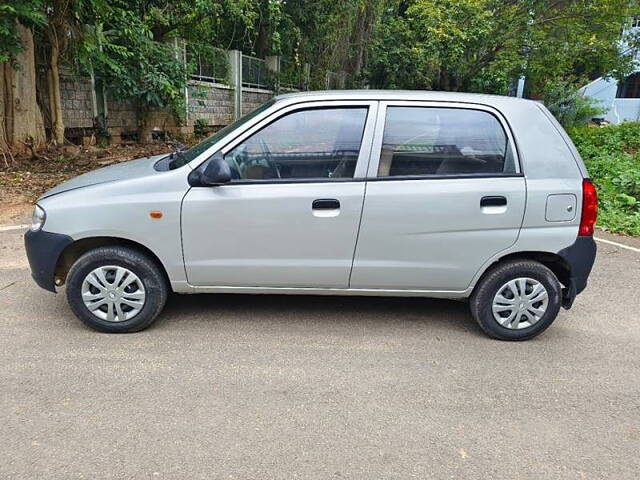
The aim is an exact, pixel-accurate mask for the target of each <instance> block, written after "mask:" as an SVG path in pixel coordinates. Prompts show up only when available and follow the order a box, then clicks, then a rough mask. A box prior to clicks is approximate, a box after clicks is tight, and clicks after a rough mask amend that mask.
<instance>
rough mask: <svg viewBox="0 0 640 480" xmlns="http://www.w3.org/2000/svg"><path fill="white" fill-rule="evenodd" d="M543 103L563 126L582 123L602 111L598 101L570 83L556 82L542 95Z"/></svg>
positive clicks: (573, 125) (568, 126) (574, 125)
mask: <svg viewBox="0 0 640 480" xmlns="http://www.w3.org/2000/svg"><path fill="white" fill-rule="evenodd" d="M542 98H543V100H544V104H545V105H546V107H547V108H548V109H549V111H551V113H553V115H554V116H555V117H556V119H557V120H558V121H559V122H560V123H561V124H562V126H563V127H564V128H570V127H578V126H580V125H584V124H585V123H587V122H588V121H589V120H590V119H591V118H593V117H595V116H597V115H598V114H601V113H604V111H605V110H604V109H603V108H602V107H599V106H598V102H597V101H596V100H594V99H592V98H588V97H585V96H583V95H582V94H580V92H579V91H578V90H577V89H576V88H575V87H574V86H573V85H571V84H569V83H566V82H558V83H557V84H555V85H552V86H550V87H549V88H548V89H547V90H546V92H545V93H544V95H543V97H542Z"/></svg>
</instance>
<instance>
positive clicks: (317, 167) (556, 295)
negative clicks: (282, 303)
mask: <svg viewBox="0 0 640 480" xmlns="http://www.w3.org/2000/svg"><path fill="white" fill-rule="evenodd" d="M596 212H597V198H596V191H595V189H594V187H593V185H592V183H591V182H590V181H589V179H588V175H587V171H586V169H585V166H584V164H583V162H582V160H581V159H580V156H579V155H578V152H577V151H576V149H575V147H574V146H573V144H572V143H571V140H570V139H569V137H568V136H567V134H566V133H565V132H564V130H563V129H562V127H561V126H560V125H559V124H558V123H557V122H556V120H555V119H554V118H553V116H552V115H551V114H550V113H549V112H548V111H547V110H546V109H545V107H544V106H542V105H541V104H539V103H536V102H532V101H528V100H521V99H515V98H509V97H499V96H487V95H474V94H458V93H442V92H403V91H371V90H365V91H343V92H309V93H300V94H291V95H283V96H280V97H277V98H275V99H274V100H272V101H269V102H267V103H265V104H264V105H262V106H261V107H259V108H258V109H256V110H254V111H253V112H251V113H250V114H249V115H247V116H245V117H243V118H241V119H240V120H238V121H236V122H235V123H233V124H231V125H229V126H228V127H226V128H224V129H222V130H221V131H219V132H218V133H216V134H215V135H213V136H212V137H210V138H208V139H206V140H204V141H203V142H202V143H200V144H198V145H196V146H194V147H192V148H190V149H189V150H185V151H181V152H176V153H173V154H171V155H164V156H162V155H161V156H157V157H151V158H142V159H138V160H135V161H131V162H128V163H124V164H120V165H116V166H111V167H107V168H103V169H101V170H97V171H94V172H91V173H88V174H85V175H81V176H79V177H77V178H75V179H72V180H70V181H68V182H66V183H63V184H61V185H59V186H58V187H56V188H54V189H52V190H50V191H48V192H47V193H45V194H44V195H43V196H42V197H41V198H40V199H39V200H38V203H37V205H36V207H35V212H34V215H33V225H32V226H31V230H30V231H29V232H27V234H26V236H25V242H26V249H27V254H28V257H29V262H30V266H31V271H32V274H33V277H34V279H35V281H36V282H37V283H38V285H40V286H41V287H42V288H45V289H47V290H50V291H52V292H55V290H56V286H61V285H63V284H65V283H66V294H67V298H68V301H69V304H70V306H71V309H72V310H73V312H74V313H75V314H76V315H77V316H78V317H79V318H80V320H82V321H83V322H84V323H86V324H87V325H89V326H91V327H93V328H95V329H96V330H100V331H104V332H133V331H138V330H141V329H143V328H145V327H147V326H148V325H149V324H150V323H151V322H152V321H153V320H154V319H155V318H156V316H157V315H158V314H159V313H160V311H161V310H162V308H163V306H164V303H165V301H166V299H167V295H168V294H169V292H175V293H199V292H206V293H219V292H224V293H236V292H237V293H276V294H313V295H386V296H421V297H439V298H450V299H460V300H468V301H469V305H470V309H471V313H472V315H473V317H474V318H475V319H476V320H477V322H478V324H479V325H480V327H481V328H482V329H483V330H484V331H485V332H486V333H487V334H488V335H490V336H492V337H495V338H499V339H505V340H524V339H528V338H531V337H534V336H535V335H537V334H539V333H541V332H542V331H544V330H545V329H546V328H547V327H548V326H549V325H551V323H552V322H553V321H554V319H555V318H556V316H557V315H558V312H559V310H560V307H564V308H569V307H571V305H572V303H573V301H574V299H575V297H576V295H577V294H578V293H580V292H581V291H582V290H583V289H584V288H585V286H586V284H587V277H588V276H589V273H590V271H591V267H592V265H593V262H594V259H595V254H596V247H595V243H594V241H593V238H592V234H593V227H594V223H595V220H596Z"/></svg>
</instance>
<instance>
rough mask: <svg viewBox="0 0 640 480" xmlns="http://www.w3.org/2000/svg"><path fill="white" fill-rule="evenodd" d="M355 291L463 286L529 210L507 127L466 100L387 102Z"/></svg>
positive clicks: (506, 243) (507, 241) (514, 233)
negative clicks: (464, 101)
mask: <svg viewBox="0 0 640 480" xmlns="http://www.w3.org/2000/svg"><path fill="white" fill-rule="evenodd" d="M377 130H378V131H377V132H376V139H377V144H375V146H374V149H373V152H374V153H372V157H373V156H374V155H375V159H376V161H375V162H374V160H373V158H372V161H371V163H372V165H371V167H370V171H369V176H370V178H369V179H368V181H367V192H366V198H365V203H364V209H363V215H362V226H361V229H360V234H359V237H358V246H357V249H356V254H355V258H354V265H353V273H352V276H351V284H350V286H351V288H364V289H404V290H414V289H415V290H431V291H462V290H465V289H466V288H467V287H468V286H469V284H470V283H471V281H472V279H473V277H474V275H475V274H476V272H478V270H479V269H480V267H481V266H482V265H483V264H484V263H485V262H487V261H488V260H489V259H491V258H492V257H493V256H494V255H495V254H497V253H498V252H500V251H502V250H504V249H506V248H508V247H510V246H511V245H513V243H515V241H516V239H517V237H518V232H519V230H520V226H521V224H522V219H523V215H524V207H525V179H524V177H523V176H522V174H521V173H520V168H519V166H518V162H517V158H516V157H515V154H514V149H513V147H512V139H511V136H510V133H509V130H508V128H507V125H506V124H505V123H504V121H503V120H502V119H501V118H500V117H499V115H498V114H497V112H493V111H491V110H490V109H486V108H482V107H478V106H464V105H461V104H454V105H442V104H424V103H422V104H420V103H417V102H416V103H412V102H398V103H397V104H394V103H389V104H381V106H380V120H379V121H378V127H377Z"/></svg>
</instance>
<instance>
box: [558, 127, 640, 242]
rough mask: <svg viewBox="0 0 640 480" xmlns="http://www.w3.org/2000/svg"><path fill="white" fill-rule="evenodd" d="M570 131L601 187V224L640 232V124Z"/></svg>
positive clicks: (595, 182) (638, 233)
mask: <svg viewBox="0 0 640 480" xmlns="http://www.w3.org/2000/svg"><path fill="white" fill-rule="evenodd" d="M568 132H569V135H571V138H572V139H573V141H574V143H575V144H576V147H577V148H578V151H579V152H580V155H582V158H583V160H584V162H585V164H586V166H587V169H588V170H589V175H590V176H591V179H592V180H593V182H594V184H595V185H596V187H597V189H598V199H599V202H598V203H599V213H598V225H599V226H600V227H603V228H605V229H607V230H610V231H612V232H618V233H626V234H630V235H640V123H623V124H622V125H613V126H608V127H604V128H591V127H578V128H572V129H569V130H568Z"/></svg>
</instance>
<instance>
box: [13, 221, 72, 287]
mask: <svg viewBox="0 0 640 480" xmlns="http://www.w3.org/2000/svg"><path fill="white" fill-rule="evenodd" d="M71 243H73V239H72V238H71V237H69V236H68V235H62V234H60V233H49V232H43V231H39V232H32V231H31V230H29V231H28V232H27V233H26V234H25V236H24V246H25V249H26V251H27V258H28V259H29V267H30V268H31V276H32V277H33V279H34V280H35V282H36V283H37V284H38V286H39V287H41V288H44V289H45V290H49V291H50V292H54V293H55V291H56V285H55V278H54V274H55V270H56V265H57V264H58V259H59V258H60V255H61V254H62V252H63V251H64V249H65V248H67V247H68V246H69V245H71Z"/></svg>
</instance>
